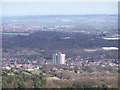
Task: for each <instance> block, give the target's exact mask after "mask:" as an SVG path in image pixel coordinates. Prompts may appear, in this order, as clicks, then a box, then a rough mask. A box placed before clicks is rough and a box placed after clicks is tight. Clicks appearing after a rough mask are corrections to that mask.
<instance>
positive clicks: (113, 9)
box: [2, 2, 118, 16]
mask: <svg viewBox="0 0 120 90" xmlns="http://www.w3.org/2000/svg"><path fill="white" fill-rule="evenodd" d="M117 13H118V3H117V2H34V3H31V2H3V3H2V15H3V16H26V15H27V16H28V15H83V14H117Z"/></svg>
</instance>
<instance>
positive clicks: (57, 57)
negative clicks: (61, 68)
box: [53, 52, 66, 64]
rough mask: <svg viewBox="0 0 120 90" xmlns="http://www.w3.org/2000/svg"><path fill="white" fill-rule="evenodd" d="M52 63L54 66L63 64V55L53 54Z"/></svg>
mask: <svg viewBox="0 0 120 90" xmlns="http://www.w3.org/2000/svg"><path fill="white" fill-rule="evenodd" d="M53 63H54V64H65V63H66V61H65V54H62V53H60V52H59V53H55V54H53Z"/></svg>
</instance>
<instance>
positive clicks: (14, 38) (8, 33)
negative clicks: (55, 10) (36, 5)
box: [1, 15, 120, 88]
mask: <svg viewBox="0 0 120 90" xmlns="http://www.w3.org/2000/svg"><path fill="white" fill-rule="evenodd" d="M116 20H117V15H92V16H91V15H84V16H79V15H71V16H69V15H68V16H67V18H66V17H65V16H59V15H58V16H28V17H21V18H19V17H12V18H10V17H3V32H2V35H3V36H2V44H3V47H2V49H1V50H2V54H3V55H2V64H1V66H2V80H3V82H2V85H3V88H8V87H9V88H13V87H15V88H118V73H119V69H118V67H119V59H118V40H119V38H120V37H119V35H118V31H117V28H116V27H117V25H116V24H117V22H116Z"/></svg>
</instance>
